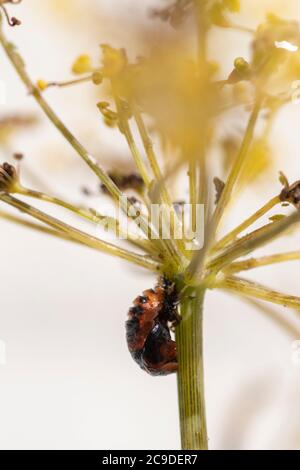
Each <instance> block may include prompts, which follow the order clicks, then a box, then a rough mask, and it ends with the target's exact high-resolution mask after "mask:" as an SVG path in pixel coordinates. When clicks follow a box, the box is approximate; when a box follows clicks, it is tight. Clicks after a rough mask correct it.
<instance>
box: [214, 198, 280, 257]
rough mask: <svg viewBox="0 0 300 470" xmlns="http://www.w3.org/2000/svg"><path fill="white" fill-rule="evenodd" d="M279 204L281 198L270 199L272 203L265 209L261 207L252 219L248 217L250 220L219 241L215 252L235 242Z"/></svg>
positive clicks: (265, 205) (267, 204) (269, 202)
mask: <svg viewBox="0 0 300 470" xmlns="http://www.w3.org/2000/svg"><path fill="white" fill-rule="evenodd" d="M279 203H280V198H279V196H275V197H273V198H272V199H270V201H268V202H267V203H266V204H264V206H263V207H261V208H260V209H259V210H258V211H256V212H255V213H254V214H252V215H251V216H250V217H248V219H246V220H245V221H244V222H242V223H241V224H240V225H239V226H238V227H236V228H235V229H234V230H232V231H231V232H230V233H228V235H225V237H223V238H222V239H221V240H220V241H218V242H217V244H216V245H215V246H214V250H220V249H222V248H223V247H224V246H226V245H228V243H230V242H232V241H233V240H235V239H236V237H237V236H238V235H239V234H240V233H242V232H244V231H245V230H246V229H247V228H248V227H250V226H251V225H253V224H254V223H255V222H256V221H257V220H258V219H260V218H261V217H263V216H264V215H265V214H266V213H267V212H269V211H270V210H271V209H273V207H275V206H276V205H277V204H279Z"/></svg>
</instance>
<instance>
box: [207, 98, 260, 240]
mask: <svg viewBox="0 0 300 470" xmlns="http://www.w3.org/2000/svg"><path fill="white" fill-rule="evenodd" d="M261 103H262V99H261V98H258V99H257V101H256V103H255V105H254V107H253V110H252V113H251V115H250V118H249V121H248V126H247V129H246V132H245V135H244V139H243V142H242V145H241V148H240V151H239V154H238V156H237V159H236V161H235V163H234V165H233V167H232V170H231V172H230V175H229V177H228V180H227V182H226V184H225V187H224V190H223V192H222V195H221V197H220V200H219V202H218V204H217V207H216V210H215V213H214V216H213V220H212V227H213V233H214V234H215V233H216V230H217V228H218V226H219V224H220V222H221V219H222V217H223V215H224V213H225V209H226V208H227V205H228V203H229V201H230V198H231V195H232V192H233V189H234V186H235V184H236V182H237V179H238V177H239V176H240V173H241V170H242V168H243V164H244V162H245V159H246V157H247V155H248V152H249V149H250V146H251V143H252V139H253V136H254V130H255V125H256V122H257V118H258V115H259V111H260V109H261Z"/></svg>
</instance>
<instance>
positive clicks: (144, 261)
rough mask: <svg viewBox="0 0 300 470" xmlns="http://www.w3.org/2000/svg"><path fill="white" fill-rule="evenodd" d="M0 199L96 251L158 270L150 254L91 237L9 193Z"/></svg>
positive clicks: (2, 194)
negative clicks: (143, 253)
mask: <svg viewBox="0 0 300 470" xmlns="http://www.w3.org/2000/svg"><path fill="white" fill-rule="evenodd" d="M0 200H1V201H3V202H5V203H6V204H9V205H10V206H12V207H15V208H16V209H18V210H20V211H21V212H24V213H26V214H28V215H30V216H31V217H33V218H35V219H37V220H39V221H40V222H43V223H45V224H46V225H49V226H50V227H52V228H54V229H56V230H58V231H60V232H62V233H64V234H66V235H68V236H69V237H71V238H73V239H74V240H75V241H77V242H80V243H83V244H84V245H86V246H89V247H90V248H93V249H95V250H98V251H102V252H104V253H107V254H110V255H112V256H117V257H119V258H122V259H125V260H127V261H130V262H132V263H134V264H137V265H138V266H141V267H144V268H146V269H150V270H151V271H156V272H158V271H159V270H160V265H159V263H157V262H156V261H155V260H153V259H152V258H151V257H150V256H143V255H139V254H137V253H134V252H132V251H128V250H125V249H123V248H120V247H118V246H116V245H113V244H112V243H108V242H106V241H104V240H100V239H99V238H96V237H93V236H92V235H89V234H87V233H85V232H82V231H81V230H78V229H76V228H74V227H71V226H70V225H68V224H66V223H64V222H62V221H60V220H58V219H56V218H54V217H52V216H50V215H48V214H45V213H44V212H42V211H40V210H38V209H36V208H35V207H32V206H30V205H29V204H26V203H25V202H23V201H20V200H19V199H16V198H14V197H12V196H10V195H9V194H6V193H0Z"/></svg>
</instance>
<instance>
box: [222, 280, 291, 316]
mask: <svg viewBox="0 0 300 470" xmlns="http://www.w3.org/2000/svg"><path fill="white" fill-rule="evenodd" d="M215 287H217V288H221V289H228V290H231V291H234V292H236V293H237V294H239V295H245V296H246V297H254V298H255V299H259V300H264V301H265V302H271V303H273V304H277V305H282V306H283V307H289V308H293V309H295V310H297V311H298V313H299V312H300V297H296V296H295V295H286V294H283V293H281V292H278V291H275V290H273V289H269V288H268V287H265V286H262V285H261V284H258V283H257V282H252V281H248V280H247V279H242V278H239V277H235V276H232V277H227V278H225V279H223V280H222V281H220V282H219V283H217V284H216V285H215Z"/></svg>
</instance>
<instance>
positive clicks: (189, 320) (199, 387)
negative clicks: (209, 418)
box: [176, 290, 208, 450]
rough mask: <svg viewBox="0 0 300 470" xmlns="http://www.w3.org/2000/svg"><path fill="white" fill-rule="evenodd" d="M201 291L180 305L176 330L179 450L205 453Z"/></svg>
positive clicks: (206, 443)
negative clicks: (180, 448)
mask: <svg viewBox="0 0 300 470" xmlns="http://www.w3.org/2000/svg"><path fill="white" fill-rule="evenodd" d="M204 294H205V292H204V290H199V291H197V292H196V296H195V297H193V298H190V297H186V298H185V299H184V300H183V302H182V304H181V315H182V321H181V323H180V325H179V326H178V327H177V329H176V343H177V350H178V362H179V370H178V374H177V383H178V400H179V414H180V429H181V442H182V449H187V450H207V449H208V439H207V430H206V413H205V399H204V367H203V301H204Z"/></svg>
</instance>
